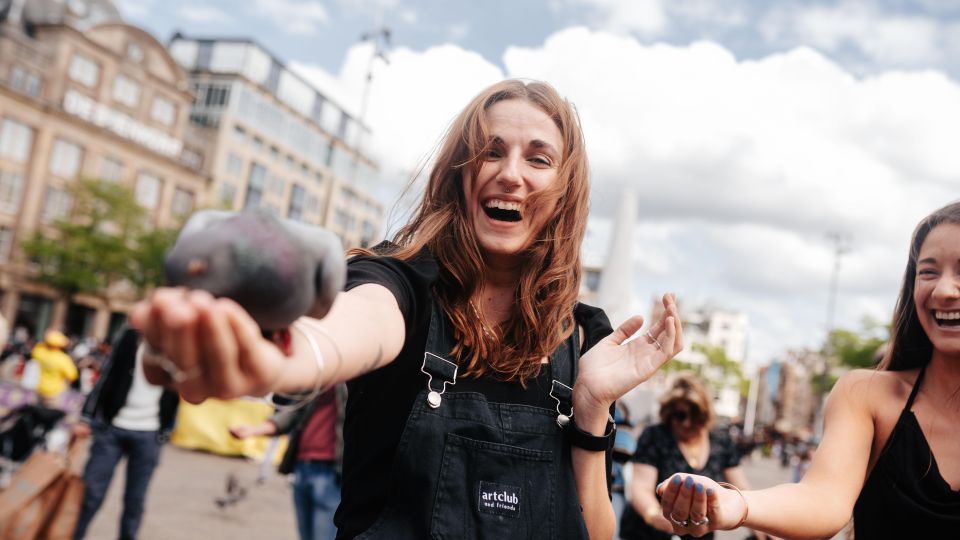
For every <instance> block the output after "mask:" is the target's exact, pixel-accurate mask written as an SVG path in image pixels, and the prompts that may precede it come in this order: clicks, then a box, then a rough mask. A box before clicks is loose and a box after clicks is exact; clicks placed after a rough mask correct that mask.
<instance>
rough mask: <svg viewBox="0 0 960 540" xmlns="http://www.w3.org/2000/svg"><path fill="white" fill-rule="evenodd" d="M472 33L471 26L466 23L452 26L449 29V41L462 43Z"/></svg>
mask: <svg viewBox="0 0 960 540" xmlns="http://www.w3.org/2000/svg"><path fill="white" fill-rule="evenodd" d="M469 33H470V25H469V24H467V23H465V22H460V23H456V24H451V25H450V27H449V28H447V39H448V40H450V41H460V40H461V39H463V38H465V37H467V34H469Z"/></svg>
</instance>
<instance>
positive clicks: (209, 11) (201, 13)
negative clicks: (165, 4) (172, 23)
mask: <svg viewBox="0 0 960 540" xmlns="http://www.w3.org/2000/svg"><path fill="white" fill-rule="evenodd" d="M177 16H178V17H181V18H183V19H185V20H187V21H190V22H193V23H211V22H215V23H223V24H226V23H230V22H232V21H234V18H233V17H232V16H230V15H229V14H227V13H226V12H225V11H223V10H222V9H220V8H218V7H216V6H211V5H209V4H184V5H181V6H180V7H179V8H178V9H177Z"/></svg>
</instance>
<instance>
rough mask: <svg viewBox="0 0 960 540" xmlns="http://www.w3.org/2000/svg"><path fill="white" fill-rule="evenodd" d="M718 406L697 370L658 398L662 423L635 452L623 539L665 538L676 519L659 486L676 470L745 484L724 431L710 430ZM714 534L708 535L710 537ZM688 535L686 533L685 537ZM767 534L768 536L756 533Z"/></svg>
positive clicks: (651, 429)
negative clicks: (667, 514) (669, 515)
mask: <svg viewBox="0 0 960 540" xmlns="http://www.w3.org/2000/svg"><path fill="white" fill-rule="evenodd" d="M714 418H715V415H714V411H713V405H712V403H711V399H710V393H709V392H708V391H707V389H706V387H705V386H704V385H703V383H701V382H700V381H699V380H698V379H697V378H696V377H694V376H693V375H679V376H678V377H677V378H676V379H675V380H674V381H673V384H672V385H671V387H670V389H669V390H668V391H667V392H666V393H665V394H664V395H663V396H662V397H661V398H660V423H659V424H654V425H652V426H649V427H647V428H646V429H644V430H643V433H642V434H641V435H640V438H639V440H638V441H637V450H636V452H635V453H634V455H633V459H632V461H633V479H632V481H631V482H630V486H629V487H628V490H629V498H630V504H629V505H627V507H626V508H625V509H624V512H623V517H622V518H621V521H620V537H621V538H623V539H624V540H653V539H657V540H660V539H663V540H667V539H669V538H670V537H671V536H672V535H673V534H674V528H673V524H672V523H670V521H669V520H668V519H667V518H666V517H664V515H663V513H662V512H661V509H660V503H659V502H658V501H657V499H656V494H655V491H654V490H655V487H656V485H657V483H658V482H662V481H664V480H666V479H667V478H669V477H670V475H672V474H674V473H686V474H692V473H696V474H702V475H705V476H710V477H713V478H724V479H725V480H726V481H728V482H730V483H731V484H734V485H736V486H737V487H740V488H744V489H746V488H747V485H748V484H747V477H746V475H745V474H744V472H743V468H742V467H741V466H740V455H739V453H738V452H737V449H736V447H735V446H734V444H733V441H732V440H731V439H730V436H729V435H727V433H726V432H724V431H721V430H711V428H712V427H713V424H714ZM712 537H713V534H712V533H710V534H708V535H706V536H705V538H712ZM684 538H686V537H684ZM758 538H761V539H764V538H766V536H765V535H763V534H762V533H759V534H758Z"/></svg>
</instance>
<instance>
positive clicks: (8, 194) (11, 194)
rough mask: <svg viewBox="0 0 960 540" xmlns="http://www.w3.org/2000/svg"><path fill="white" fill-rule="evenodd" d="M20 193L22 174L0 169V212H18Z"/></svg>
mask: <svg viewBox="0 0 960 540" xmlns="http://www.w3.org/2000/svg"><path fill="white" fill-rule="evenodd" d="M22 195H23V175H22V174H20V173H15V172H11V171H0V212H6V213H8V214H16V213H17V212H19V211H20V197H21V196H22Z"/></svg>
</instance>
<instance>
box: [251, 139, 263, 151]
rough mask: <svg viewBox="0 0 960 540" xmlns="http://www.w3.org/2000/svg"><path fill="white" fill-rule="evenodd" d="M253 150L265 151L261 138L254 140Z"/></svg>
mask: <svg viewBox="0 0 960 540" xmlns="http://www.w3.org/2000/svg"><path fill="white" fill-rule="evenodd" d="M253 149H254V150H257V151H258V152H259V151H262V150H263V139H261V138H260V137H254V138H253Z"/></svg>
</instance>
